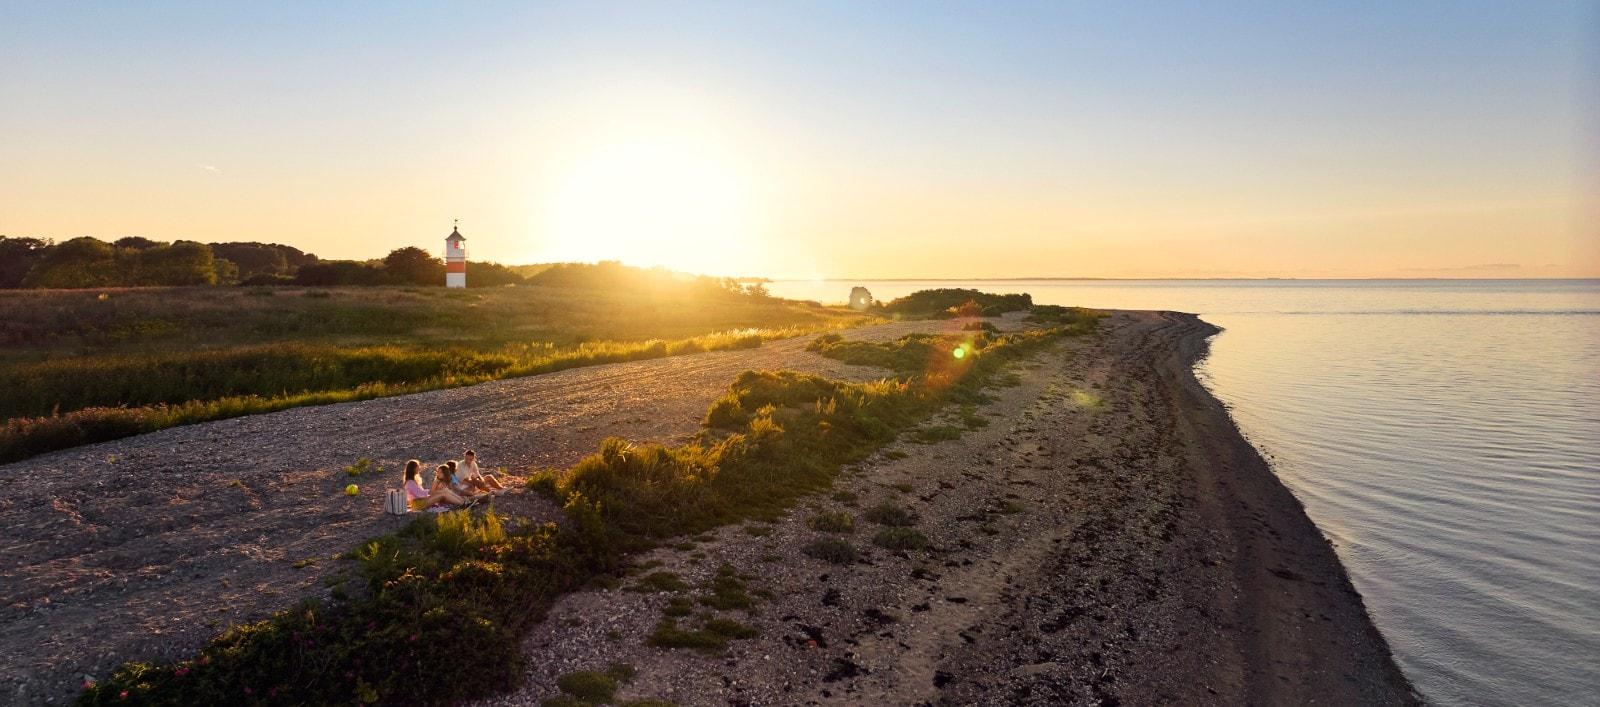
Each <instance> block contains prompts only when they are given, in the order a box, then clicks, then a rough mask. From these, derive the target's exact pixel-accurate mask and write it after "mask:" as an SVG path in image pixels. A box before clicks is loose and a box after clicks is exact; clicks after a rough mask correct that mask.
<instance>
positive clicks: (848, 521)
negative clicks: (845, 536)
mask: <svg viewBox="0 0 1600 707" xmlns="http://www.w3.org/2000/svg"><path fill="white" fill-rule="evenodd" d="M808 524H809V525H810V526H811V529H812V530H816V531H820V532H824V533H849V532H852V531H854V530H855V529H856V519H855V518H853V517H851V515H850V514H849V513H845V512H842V511H841V512H838V513H818V514H817V515H814V516H812V517H811V520H810V521H808Z"/></svg>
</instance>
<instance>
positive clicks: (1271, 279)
mask: <svg viewBox="0 0 1600 707" xmlns="http://www.w3.org/2000/svg"><path fill="white" fill-rule="evenodd" d="M761 279H762V280H763V281H764V282H1529V281H1539V282H1600V276H1597V277H854V278H852V277H824V278H817V279H812V278H803V277H793V278H783V277H779V278H761Z"/></svg>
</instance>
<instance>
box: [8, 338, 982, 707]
mask: <svg viewBox="0 0 1600 707" xmlns="http://www.w3.org/2000/svg"><path fill="white" fill-rule="evenodd" d="M951 326H953V324H952V323H951V322H942V323H941V322H927V321H923V322H896V323H891V324H884V325H879V326H874V327H865V328H861V329H857V330H853V331H850V332H847V335H848V336H850V337H852V338H860V339H869V340H889V339H892V338H895V337H898V336H900V335H903V334H906V333H910V332H913V331H932V330H938V329H940V328H946V327H951ZM809 339H810V337H801V338H797V339H789V340H784V341H776V342H768V343H767V344H766V345H764V346H762V347H761V348H759V349H752V350H746V351H719V352H710V353H703V354H695V355H690V356H680V357H674V358H666V359H657V360H651V361H638V362H631V363H621V364H613V365H605V366H594V367H589V368H579V369H572V370H567V371H561V372H557V373H550V374H545V375H540V376H531V377H527V378H517V379H510V380H501V381H494V382H490V383H484V384H481V385H476V386H472V387H467V388H456V389H452V390H440V391H433V392H428V393H420V394H416V395H406V396H400V397H393V398H383V399H378V400H368V401H362V402H354V403H343V404H338V405H328V406H323V407H311V408H299V409H294V410H285V411H282V412H276V413H270V414H265V415H253V416H249V417H241V418H235V419H231V420H221V421H217V422H210V423H203V424H197V425H190V426H185V427H178V428H173V429H169V430H163V431H160V432H155V433H151V434H147V435H142V436H139V437H132V438H128V439H122V440H116V441H112V442H105V443H101V444H93V445H87V446H83V447H78V448H74V449H69V450H63V451H60V452H55V453H51V454H46V455H43V456H39V457H35V458H32V459H27V460H24V461H21V462H16V463H12V464H6V465H0V477H3V478H5V479H7V483H6V488H7V495H6V497H5V498H4V499H3V500H0V527H4V528H5V533H4V536H3V537H0V702H8V703H16V704H36V703H41V702H43V703H51V702H54V703H63V702H67V701H70V699H71V698H72V697H73V695H74V694H75V692H76V690H77V686H78V685H79V683H81V682H82V680H83V678H84V677H85V676H86V675H92V676H96V677H103V676H105V675H106V674H108V672H109V671H110V670H111V669H112V668H114V667H115V666H116V665H117V664H119V663H121V662H122V661H123V660H130V659H132V660H157V659H167V658H178V657H181V656H184V655H187V654H189V653H190V652H192V651H194V650H195V649H196V648H198V647H200V646H201V645H204V643H205V642H206V641H208V640H210V639H211V638H212V637H213V636H215V635H216V633H217V632H218V631H219V630H220V629H222V628H224V627H226V626H228V625H231V624H235V623H239V622H241V621H246V620H250V619H253V618H259V617H262V616H265V615H267V614H270V613H271V612H273V611H276V610H279V609H283V608H286V607H288V606H290V605H292V604H293V603H294V602H295V601H296V600H298V599H300V598H303V597H308V596H317V595H319V594H322V593H325V592H326V591H327V590H326V589H325V588H324V587H323V582H322V580H323V578H324V577H325V575H327V574H328V573H329V571H330V570H331V569H332V568H333V566H334V565H335V564H336V563H334V562H333V561H331V557H332V556H333V555H335V554H337V553H340V552H343V551H346V550H348V549H350V548H352V547H355V546H356V544H357V543H359V542H360V541H361V540H362V539H364V538H367V537H371V536H374V535H378V534H382V533H385V532H388V531H391V530H393V529H395V528H396V527H398V526H399V524H400V523H402V522H403V520H402V519H400V518H396V517H390V516H384V515H382V514H381V506H382V499H383V490H384V489H385V488H392V487H397V486H398V485H399V473H400V469H401V467H402V465H403V463H404V460H406V459H409V458H413V457H414V458H418V459H422V460H424V461H426V462H432V463H437V462H438V461H442V460H443V459H446V458H455V457H459V456H460V453H461V451H462V450H463V449H464V448H466V447H472V448H475V449H476V450H477V452H478V455H479V457H480V459H482V460H483V463H484V465H485V466H486V467H506V468H509V469H513V470H521V469H525V468H528V467H542V466H557V467H561V466H568V465H571V464H572V463H575V462H576V461H578V460H579V459H580V458H582V457H583V456H584V455H586V454H588V453H590V452H592V451H594V450H595V449H596V448H597V445H598V443H599V442H600V440H601V439H603V438H605V437H607V436H612V435H617V436H623V437H627V438H630V439H636V440H652V441H667V442H670V441H676V440H680V439H683V438H686V437H688V436H690V435H692V434H693V433H694V432H695V431H696V430H697V429H698V427H699V423H700V420H701V418H702V416H703V415H704V414H705V410H706V408H707V406H708V405H709V404H710V403H711V401H712V400H713V399H714V398H716V397H717V396H718V395H720V394H721V393H722V392H723V391H725V390H726V388H727V386H728V384H729V383H731V382H732V381H733V379H734V377H735V376H737V375H738V374H739V373H740V372H741V371H744V370H747V369H777V368H789V369H795V370H801V371H807V372H812V373H818V374H822V375H827V376H830V377H836V378H846V379H853V380H869V379H874V378H879V377H882V376H883V375H884V372H883V371H882V370H879V369H870V368H861V367H857V366H849V365H845V364H842V363H840V362H837V361H833V360H830V359H825V358H822V357H820V356H817V355H815V354H811V353H808V352H806V351H805V350H804V346H805V344H806V343H807V341H809ZM361 457H368V458H370V459H372V460H373V461H374V462H375V463H377V464H379V465H381V466H382V467H383V469H384V471H383V473H382V475H381V476H369V477H366V478H362V479H355V481H356V482H357V483H360V484H361V486H362V489H361V493H360V494H359V495H358V496H355V497H346V496H344V495H342V494H341V493H340V489H342V488H343V487H344V485H345V484H346V483H349V482H350V481H351V479H349V478H348V477H346V476H345V474H344V473H343V472H342V471H340V469H341V468H342V467H344V466H345V465H347V464H350V463H351V462H353V461H355V460H356V459H358V458H361ZM497 503H498V504H502V505H504V504H511V505H513V506H526V507H523V508H520V510H521V511H523V512H526V513H529V514H530V515H533V516H535V517H537V516H539V515H541V514H543V515H546V516H550V517H553V516H554V509H549V508H544V507H540V506H539V504H540V503H541V502H540V501H539V500H537V499H536V498H533V497H531V496H523V497H521V498H516V497H512V496H508V497H504V498H502V499H500V500H498V501H497ZM297 564H299V565H301V566H300V567H298V568H297V567H296V565H297Z"/></svg>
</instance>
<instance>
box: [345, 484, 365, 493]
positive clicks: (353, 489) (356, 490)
mask: <svg viewBox="0 0 1600 707" xmlns="http://www.w3.org/2000/svg"><path fill="white" fill-rule="evenodd" d="M358 493H361V487H360V486H357V485H355V484H350V485H349V486H346V487H344V495H346V496H354V495H356V494H358Z"/></svg>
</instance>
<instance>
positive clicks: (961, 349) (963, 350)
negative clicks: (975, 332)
mask: <svg viewBox="0 0 1600 707" xmlns="http://www.w3.org/2000/svg"><path fill="white" fill-rule="evenodd" d="M950 355H952V356H955V357H956V358H966V357H967V347H965V346H957V347H956V350H954V351H951V352H950Z"/></svg>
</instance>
